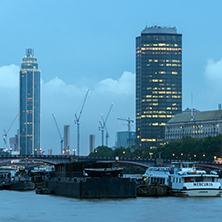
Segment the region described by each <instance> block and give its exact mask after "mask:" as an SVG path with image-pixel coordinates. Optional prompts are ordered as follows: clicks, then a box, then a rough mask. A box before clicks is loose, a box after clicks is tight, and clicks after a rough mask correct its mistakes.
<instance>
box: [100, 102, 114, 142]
mask: <svg viewBox="0 0 222 222" xmlns="http://www.w3.org/2000/svg"><path fill="white" fill-rule="evenodd" d="M113 105H114V103H112V104H111V106H110V108H109V112H108V114H107V116H106V118H105V119H104V117H103V114H101V118H102V121H101V120H100V121H99V123H100V127H99V130H101V137H102V146H103V145H104V129H105V130H106V146H108V139H109V133H108V130H107V127H106V122H107V120H108V118H109V114H110V112H111V110H112V107H113Z"/></svg>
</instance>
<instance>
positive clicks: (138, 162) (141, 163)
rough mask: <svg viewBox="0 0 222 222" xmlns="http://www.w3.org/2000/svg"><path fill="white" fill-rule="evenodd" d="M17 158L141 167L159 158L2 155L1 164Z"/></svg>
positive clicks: (209, 164)
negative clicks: (97, 162) (98, 162)
mask: <svg viewBox="0 0 222 222" xmlns="http://www.w3.org/2000/svg"><path fill="white" fill-rule="evenodd" d="M15 160H23V161H32V162H35V161H39V162H43V163H47V164H51V165H56V164H59V163H70V162H77V161H102V162H104V161H105V162H113V163H114V162H118V163H120V164H132V165H136V166H140V167H144V168H147V167H150V166H155V165H156V161H157V159H150V158H129V157H93V156H74V155H10V154H7V155H6V154H5V155H0V165H6V164H8V163H11V164H13V162H15ZM162 161H163V165H164V166H170V165H171V162H182V161H188V160H173V159H163V160H162ZM196 166H197V167H198V166H199V167H203V168H211V169H217V170H222V164H220V163H216V162H214V161H199V162H197V163H196Z"/></svg>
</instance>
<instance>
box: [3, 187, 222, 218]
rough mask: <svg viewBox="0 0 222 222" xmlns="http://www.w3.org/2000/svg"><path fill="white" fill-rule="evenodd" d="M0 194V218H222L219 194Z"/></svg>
mask: <svg viewBox="0 0 222 222" xmlns="http://www.w3.org/2000/svg"><path fill="white" fill-rule="evenodd" d="M0 198H1V201H0V212H1V214H0V221H1V222H6V221H7V222H10V221H13V222H14V221H16V222H17V221H19V222H20V221H22V222H23V221H27V222H29V221H30V222H55V221H59V222H63V221H66V222H71V221H76V222H81V221H84V222H86V221H90V222H91V221H96V222H100V221H101V222H109V221H110V222H118V221H129V222H130V221H144V222H145V221H150V222H154V221H158V222H162V221H164V222H178V221H181V222H183V221H189V222H192V221H194V222H199V221H201V222H204V221H207V222H209V221H210V222H219V221H220V222H221V221H222V197H212V198H211V197H208V198H197V197H195V198H192V197H183V198H182V197H157V198H153V197H137V198H132V199H89V200H88V199H75V198H66V197H60V196H55V195H37V194H35V191H26V192H18V191H6V190H1V191H0Z"/></svg>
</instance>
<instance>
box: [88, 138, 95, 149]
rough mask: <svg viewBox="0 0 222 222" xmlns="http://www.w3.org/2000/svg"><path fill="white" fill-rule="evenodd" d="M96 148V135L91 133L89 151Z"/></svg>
mask: <svg viewBox="0 0 222 222" xmlns="http://www.w3.org/2000/svg"><path fill="white" fill-rule="evenodd" d="M94 149H95V135H93V134H91V135H89V153H92V151H93V150H94Z"/></svg>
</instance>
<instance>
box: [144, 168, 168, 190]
mask: <svg viewBox="0 0 222 222" xmlns="http://www.w3.org/2000/svg"><path fill="white" fill-rule="evenodd" d="M169 175H170V167H149V168H148V169H147V170H146V172H145V173H144V174H143V180H144V181H145V182H146V183H147V184H153V183H159V184H163V185H166V186H169Z"/></svg>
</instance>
